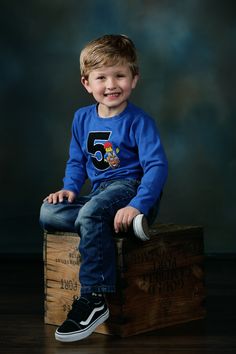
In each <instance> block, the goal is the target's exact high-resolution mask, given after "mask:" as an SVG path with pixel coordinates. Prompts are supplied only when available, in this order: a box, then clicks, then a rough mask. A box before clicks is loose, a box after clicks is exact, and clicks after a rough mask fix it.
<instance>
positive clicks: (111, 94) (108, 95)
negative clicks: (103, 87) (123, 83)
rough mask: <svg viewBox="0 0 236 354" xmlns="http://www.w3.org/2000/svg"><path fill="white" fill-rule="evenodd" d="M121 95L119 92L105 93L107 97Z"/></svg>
mask: <svg viewBox="0 0 236 354" xmlns="http://www.w3.org/2000/svg"><path fill="white" fill-rule="evenodd" d="M119 95H120V93H119V92H112V93H104V96H105V97H118V96H119Z"/></svg>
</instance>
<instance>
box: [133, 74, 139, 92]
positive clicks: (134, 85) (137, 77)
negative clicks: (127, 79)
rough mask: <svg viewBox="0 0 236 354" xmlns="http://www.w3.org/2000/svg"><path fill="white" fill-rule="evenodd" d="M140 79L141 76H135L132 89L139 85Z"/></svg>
mask: <svg viewBox="0 0 236 354" xmlns="http://www.w3.org/2000/svg"><path fill="white" fill-rule="evenodd" d="M138 79H139V75H135V76H134V77H133V81H132V89H134V88H135V87H136V85H137V82H138Z"/></svg>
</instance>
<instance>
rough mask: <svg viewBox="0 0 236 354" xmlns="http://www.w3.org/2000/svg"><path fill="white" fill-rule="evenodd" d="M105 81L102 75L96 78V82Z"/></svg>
mask: <svg viewBox="0 0 236 354" xmlns="http://www.w3.org/2000/svg"><path fill="white" fill-rule="evenodd" d="M104 79H105V76H104V75H99V76H98V77H97V80H104Z"/></svg>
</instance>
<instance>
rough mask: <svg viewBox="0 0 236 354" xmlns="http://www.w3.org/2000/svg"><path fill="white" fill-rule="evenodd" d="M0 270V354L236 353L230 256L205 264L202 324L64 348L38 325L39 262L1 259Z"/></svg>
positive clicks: (95, 337) (235, 286)
mask: <svg viewBox="0 0 236 354" xmlns="http://www.w3.org/2000/svg"><path fill="white" fill-rule="evenodd" d="M0 267H1V268H0V269H1V290H0V314H1V321H0V329H1V334H0V353H1V354H27V353H30V354H42V353H43V354H64V353H65V354H72V353H78V354H101V353H106V354H115V353H119V354H120V353H121V354H127V353H128V354H147V353H156V354H167V353H171V354H175V353H178V354H188V353H189V354H198V353H199V354H200V353H201V354H204V353H214V354H218V353H222V354H227V353H234V354H235V353H236V335H235V334H236V330H235V323H236V309H235V298H236V296H235V295H236V277H235V274H236V257H235V256H230V257H229V256H228V257H226V256H224V257H222V256H221V257H220V256H217V257H216V256H211V257H207V259H206V285H207V289H208V296H207V304H206V307H207V318H206V319H204V320H198V321H194V322H191V323H187V324H182V325H178V326H173V327H169V328H165V329H161V330H156V331H154V332H149V333H146V334H142V335H137V336H133V337H129V338H124V339H121V338H118V337H113V336H105V335H101V334H96V333H94V334H92V335H91V336H90V337H89V338H87V339H85V340H83V341H81V342H75V343H67V344H62V343H60V342H56V341H55V339H54V331H55V327H54V326H50V325H44V323H43V262H42V260H40V259H39V258H38V257H35V258H32V257H30V258H29V257H26V258H25V259H24V258H22V257H21V258H16V257H10V258H6V257H3V258H2V260H1V262H0Z"/></svg>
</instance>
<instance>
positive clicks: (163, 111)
mask: <svg viewBox="0 0 236 354" xmlns="http://www.w3.org/2000/svg"><path fill="white" fill-rule="evenodd" d="M235 4H236V2H235V1H233V0H232V1H229V0H228V1H227V0H225V1H209V0H184V1H168V0H166V1H164V0H162V1H161V0H160V1H158V0H155V1H154V0H137V1H135V0H133V1H131V0H120V1H107V0H101V1H99V0H97V1H95V0H94V1H91V0H80V1H78V0H32V1H30V0H22V1H18V0H1V1H0V5H1V7H0V17H1V18H0V19H1V21H0V26H1V56H0V70H1V77H0V85H1V86H0V92H1V95H0V100H1V130H0V144H1V148H0V163H1V164H0V166H1V174H0V176H1V199H0V233H1V241H0V252H2V253H9V252H10V253H19V252H26V253H31V252H33V253H40V252H41V251H42V232H41V230H40V228H39V226H38V212H39V207H40V204H41V202H42V199H43V197H44V196H45V195H47V193H49V192H51V191H55V190H57V189H59V188H60V187H61V179H62V177H63V171H64V166H65V161H66V159H67V149H68V143H69V139H70V126H71V121H72V117H73V112H74V111H75V109H76V108H77V107H79V106H82V105H85V104H88V103H90V102H91V101H90V98H89V97H87V94H86V93H85V92H84V90H83V88H82V87H81V85H80V75H79V64H78V57H79V52H80V49H81V47H82V46H83V45H84V44H85V43H86V42H87V41H89V40H90V39H93V38H94V37H98V36H100V35H102V34H104V33H124V34H127V35H129V36H130V37H131V38H133V40H134V42H135V43H136V46H137V48H138V51H139V55H140V65H141V80H140V82H139V85H138V88H137V90H136V92H135V93H134V95H133V102H134V103H136V104H139V105H140V106H141V107H142V108H143V109H144V110H146V111H147V112H149V113H150V114H151V115H152V116H153V117H155V119H156V121H157V122H158V126H159V129H160V131H161V135H162V138H163V142H164V145H165V148H166V151H167V154H168V158H169V163H170V172H169V179H168V183H167V186H166V189H165V194H164V197H163V202H162V208H161V213H160V217H159V220H160V221H163V222H176V223H183V224H186V223H187V224H201V225H203V226H204V228H205V247H206V252H208V253H212V252H235V250H236V247H235V246H236V241H235V215H236V208H235V202H236V200H235V199H236V198H235V195H236V193H235V171H236V150H235V145H236V143H235V126H236V124H235V118H236V117H235V111H236V107H235V91H236V90H235V82H236V80H235V64H236V55H235V49H236V48H235V47H236V12H235V10H236V5H235ZM87 189H88V186H86V187H85V191H86V190H87Z"/></svg>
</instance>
